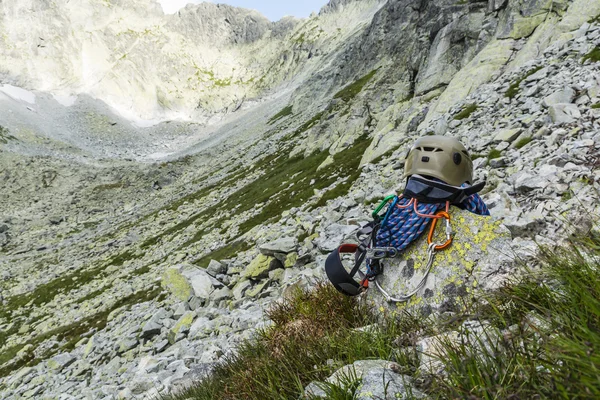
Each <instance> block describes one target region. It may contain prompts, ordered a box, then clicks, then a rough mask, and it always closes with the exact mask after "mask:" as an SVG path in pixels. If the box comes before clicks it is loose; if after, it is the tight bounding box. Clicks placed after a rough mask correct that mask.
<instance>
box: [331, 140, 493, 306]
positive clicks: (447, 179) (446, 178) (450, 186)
mask: <svg viewBox="0 0 600 400" xmlns="http://www.w3.org/2000/svg"><path fill="white" fill-rule="evenodd" d="M404 177H405V178H408V180H407V182H406V186H405V189H404V192H403V193H402V195H401V196H388V197H387V198H385V199H384V201H383V202H382V203H381V204H380V205H379V207H378V208H377V209H376V210H375V211H374V212H373V214H372V215H373V221H372V222H370V223H369V224H367V225H365V226H363V227H362V228H361V229H360V230H359V231H358V233H357V238H358V241H359V243H360V244H342V245H341V246H340V247H339V248H337V249H336V250H334V251H333V252H332V253H331V254H330V255H329V256H328V257H327V260H326V262H325V271H326V273H327V277H328V278H329V280H330V281H331V283H332V284H333V286H334V287H335V288H336V289H337V290H338V291H340V292H342V293H344V294H346V295H348V296H356V295H358V294H360V293H362V292H364V291H365V290H366V289H367V288H368V287H369V282H374V284H375V285H376V286H377V288H378V289H379V290H380V291H381V293H382V294H383V295H384V297H385V298H386V299H387V300H388V301H390V302H406V301H408V300H410V299H411V297H412V296H414V295H415V294H416V293H417V292H418V291H419V290H421V289H422V288H423V286H424V285H425V283H426V282H427V277H428V276H429V273H430V271H431V268H432V266H433V261H434V258H435V253H436V252H437V251H441V250H444V249H446V248H448V247H449V246H450V245H451V244H452V239H453V236H452V235H453V232H452V225H451V218H450V214H449V211H450V206H452V205H453V206H456V207H459V208H462V209H465V210H468V211H470V212H473V213H476V214H479V215H490V214H489V211H488V209H487V207H486V205H485V203H484V202H483V200H482V199H481V197H480V196H479V195H478V194H477V193H478V192H479V191H481V190H482V189H483V187H484V186H485V183H480V184H477V185H470V182H471V181H472V178H473V164H472V161H471V158H470V156H469V154H468V152H467V151H466V149H465V148H464V146H463V145H462V144H461V143H460V142H459V141H458V140H456V139H454V138H450V137H444V136H428V137H425V138H421V139H419V140H417V141H416V142H415V144H414V146H413V148H412V149H411V151H410V152H409V154H408V157H407V160H406V166H405V173H404ZM386 206H387V209H385V208H386ZM384 209H385V212H384V213H382V211H384ZM440 219H444V220H445V222H446V241H445V243H434V242H433V236H434V232H435V229H436V226H437V222H438V220H440ZM430 223H431V227H430V230H429V235H428V237H427V242H428V244H429V248H428V257H427V265H426V267H425V274H424V276H423V278H422V279H421V281H420V282H419V284H418V285H417V286H416V287H415V288H414V289H413V290H412V291H411V292H410V293H406V294H403V295H399V296H392V295H390V294H389V293H388V292H387V291H386V290H385V289H384V288H383V287H381V285H380V284H379V282H377V277H378V276H379V275H381V274H382V273H383V265H382V264H381V261H382V260H383V259H386V258H395V257H398V256H400V254H401V253H402V252H403V251H404V250H405V249H406V248H407V247H408V245H409V244H410V243H412V242H413V241H415V240H416V239H417V238H418V237H420V235H421V234H422V233H423V232H424V231H425V229H426V228H427V225H429V224H430ZM348 253H349V254H354V265H353V267H352V269H351V270H350V272H348V271H347V270H346V268H345V267H344V265H343V263H342V255H343V254H348ZM363 264H365V266H366V268H365V271H364V272H363V271H362V270H361V267H362V265H363ZM357 275H358V277H359V278H360V281H357V280H355V276H357Z"/></svg>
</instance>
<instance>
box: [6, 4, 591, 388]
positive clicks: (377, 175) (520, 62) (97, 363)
mask: <svg viewBox="0 0 600 400" xmlns="http://www.w3.org/2000/svg"><path fill="white" fill-rule="evenodd" d="M599 15H600V1H598V0H593V1H590V0H572V1H569V0H486V1H476V0H470V1H455V0H452V1H450V0H421V1H409V0H387V1H375V0H369V1H349V0H344V1H331V2H330V3H329V4H328V5H327V6H326V7H324V8H323V10H322V11H321V12H320V14H319V15H316V16H313V17H311V18H309V19H306V20H295V19H285V20H282V21H279V22H275V23H271V22H269V21H267V20H266V19H265V18H263V17H261V16H260V15H258V14H256V13H255V12H252V11H248V10H241V9H235V8H231V7H228V6H223V5H214V4H210V3H203V4H201V5H199V6H187V7H186V8H185V9H183V10H181V11H180V12H179V13H177V14H175V15H172V16H164V15H163V14H162V12H161V11H160V8H159V6H158V5H157V4H156V3H153V2H151V1H145V0H123V1H95V0H88V1H85V2H72V1H71V2H68V1H56V2H35V1H19V2H17V1H3V2H2V3H0V33H1V35H0V37H1V38H2V39H1V40H0V50H1V52H2V54H3V56H4V57H2V58H1V59H0V84H1V86H0V105H1V107H0V126H1V127H0V176H1V177H2V207H1V208H0V246H1V247H0V249H1V250H0V274H1V280H0V299H1V301H2V306H1V307H0V349H1V351H0V393H2V398H8V399H17V398H49V399H51V398H65V399H67V398H68V399H70V398H73V399H83V398H86V399H87V398H89V399H112V398H134V396H141V397H142V398H150V397H152V396H156V395H158V394H160V393H168V392H170V391H172V390H176V389H177V388H180V387H182V386H185V385H187V384H189V382H190V381H192V380H194V379H198V378H199V377H201V376H202V375H203V374H206V373H207V372H209V371H210V370H211V368H212V367H213V366H214V364H215V363H217V362H218V361H219V360H220V359H222V357H224V356H225V355H226V354H227V353H229V352H231V351H233V350H234V348H235V345H236V344H237V343H239V341H240V340H242V339H244V338H246V337H249V336H250V335H251V334H252V331H253V329H256V328H257V327H261V326H265V325H268V324H269V321H267V320H265V319H264V317H263V310H264V308H266V307H268V305H269V304H270V303H271V302H273V301H275V300H277V299H279V298H280V297H281V296H285V295H286V293H287V292H288V291H290V290H293V288H294V287H297V286H300V287H303V286H308V285H310V284H311V283H312V282H313V281H314V280H315V279H321V278H323V261H324V259H325V257H326V255H327V254H328V252H329V251H331V250H332V249H333V248H335V247H336V246H337V245H339V243H340V242H341V241H343V240H347V238H348V237H350V236H351V235H352V234H353V233H354V232H355V231H356V230H357V228H358V226H359V225H360V224H361V223H363V222H366V221H367V220H368V216H369V213H370V211H371V209H372V208H373V207H374V205H376V203H378V202H379V201H380V199H381V198H382V197H383V196H384V195H386V194H389V193H391V192H393V191H397V190H398V189H399V188H400V187H401V184H402V182H401V173H402V167H403V159H404V156H405V154H406V152H407V150H408V149H409V147H410V145H411V144H412V142H413V141H414V140H415V138H417V137H419V136H422V135H425V134H431V133H436V134H446V135H451V136H454V137H457V138H459V139H460V140H462V141H463V142H464V143H465V145H466V146H467V147H468V148H469V151H470V152H471V153H472V154H473V155H474V158H476V160H475V162H474V163H475V167H476V180H478V181H480V180H484V179H485V180H487V182H488V185H487V187H486V190H485V193H484V196H483V197H484V200H485V201H486V202H487V203H488V205H489V207H490V209H491V212H492V215H493V218H494V219H493V220H491V221H488V222H485V223H484V222H481V221H479V222H478V221H475V222H473V221H471V220H470V219H469V217H468V216H464V217H462V218H467V219H466V220H465V222H464V224H465V225H468V226H469V227H471V228H473V229H475V228H474V227H477V226H479V225H478V224H479V223H480V222H481V223H482V224H483V225H481V227H480V228H477V232H475V233H474V235H476V236H477V235H479V236H478V237H476V238H474V239H473V241H474V242H476V244H477V246H475V248H476V250H474V251H473V252H472V253H469V252H466V253H465V251H464V249H465V247H461V248H462V249H463V251H461V250H460V249H461V248H459V247H455V248H454V249H453V250H452V253H449V255H448V257H454V259H455V260H458V261H457V264H456V267H457V268H460V271H461V274H463V275H465V271H466V272H467V273H466V275H465V279H460V280H457V279H455V277H453V275H452V272H451V271H450V272H449V270H445V269H444V268H443V267H441V266H440V267H439V268H440V269H439V270H437V272H436V271H434V275H433V276H434V277H435V278H432V279H431V280H430V281H429V282H428V284H427V285H428V286H426V288H424V292H423V293H419V294H418V296H416V297H415V299H414V300H413V301H411V303H410V304H409V307H415V308H416V309H418V310H419V311H420V312H422V313H424V314H425V315H433V316H436V315H441V314H443V313H449V312H450V313H451V312H452V311H453V307H456V304H459V303H460V301H457V298H460V297H465V296H464V293H473V292H474V291H475V292H476V291H477V290H482V291H485V290H492V289H493V288H495V287H497V285H499V284H501V283H502V281H503V279H505V278H506V277H508V276H514V275H517V274H518V273H519V268H518V267H517V264H516V263H515V262H514V258H515V257H517V258H521V259H525V260H528V261H529V262H530V263H532V264H534V263H535V249H536V242H537V243H550V244H557V243H561V242H562V240H563V239H564V238H566V237H567V235H568V234H569V233H570V232H572V231H573V230H579V231H585V229H587V228H589V227H590V226H591V224H592V221H593V220H594V218H595V217H594V216H595V215H597V214H598V211H599V210H598V204H600V203H599V196H600V192H599V190H600V186H599V182H600V181H599V178H600V172H599V171H598V165H599V163H600V161H599V160H600V151H599V149H600V113H599V111H600V94H599V93H600V78H599V76H600V74H599V66H600V64H598V61H600V55H599V53H600V50H599V46H600V21H599V20H598V16H599ZM132 121H133V122H135V124H132ZM140 125H152V126H146V127H141V126H140ZM596 219H597V218H596ZM457 220H459V221H460V220H461V218H460V217H457ZM462 232H466V231H465V230H462ZM459 236H460V235H459ZM462 236H465V237H462ZM462 236H461V237H457V239H456V240H457V243H458V244H462V245H464V244H465V243H469V240H470V239H469V238H467V236H469V233H464V234H463V235H462ZM488 242H489V243H488ZM487 247H492V248H496V249H501V250H503V254H504V255H503V257H504V256H506V257H505V258H501V259H500V258H498V257H499V256H497V255H496V256H489V251H488V250H486V248H487ZM504 250H505V251H504ZM416 251H417V252H418V250H416ZM507 252H512V253H513V254H508V255H507V254H505V253H507ZM412 256H413V255H412V254H411V257H412ZM414 257H416V258H417V259H418V257H420V256H419V255H418V254H417V255H414ZM438 266H439V264H438ZM398 268H399V271H406V268H407V265H399V267H398ZM413 273H414V270H413ZM400 276H401V277H405V278H406V277H407V275H405V274H404V272H402V274H401V275H400ZM461 276H462V275H461ZM389 278H390V279H396V278H397V274H395V275H390V276H389ZM418 279H419V275H418V274H415V275H414V276H413V275H411V274H409V280H408V284H407V285H410V284H411V282H413V280H414V281H417V280H418ZM450 281H451V282H450ZM389 283H390V284H391V285H392V286H390V287H393V284H394V282H389ZM480 283H481V284H480ZM451 284H452V285H454V286H452V285H451ZM467 286H468V287H467ZM399 289H404V288H399ZM427 289H428V290H429V291H430V292H431V293H435V296H433V297H432V296H429V295H428V296H425V293H427V291H426V290H427ZM369 299H370V301H373V302H375V303H377V304H379V303H381V302H382V300H381V298H379V297H377V292H374V291H373V292H371V294H369Z"/></svg>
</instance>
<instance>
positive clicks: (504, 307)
mask: <svg viewBox="0 0 600 400" xmlns="http://www.w3.org/2000/svg"><path fill="white" fill-rule="evenodd" d="M583 254H587V256H583ZM590 256H591V257H590ZM543 258H544V266H543V267H542V268H541V270H539V271H537V272H535V273H534V272H532V273H531V274H529V275H528V278H526V279H524V280H522V281H518V282H513V283H512V284H510V285H507V286H506V287H505V288H503V289H502V290H500V291H499V292H497V293H493V294H491V295H490V296H489V297H487V298H485V299H484V300H483V301H481V302H480V305H479V306H476V307H475V308H474V309H471V310H468V311H467V312H465V314H463V315H456V316H454V318H453V319H452V321H451V322H445V323H440V322H438V323H436V324H433V323H432V322H431V321H424V320H422V319H419V318H418V317H416V316H412V315H410V314H408V313H398V314H395V315H392V314H390V315H385V316H384V317H379V318H376V317H375V316H374V313H373V312H371V310H368V309H366V308H365V307H364V306H363V305H361V304H360V303H359V302H357V301H356V299H351V298H346V297H343V296H341V295H339V294H338V293H337V292H336V291H335V290H334V289H333V288H331V287H330V286H327V285H321V286H318V287H316V288H315V289H314V290H312V291H308V292H307V291H299V292H297V293H296V294H295V295H294V296H293V297H292V298H291V299H288V300H286V301H284V302H282V303H279V304H275V305H274V306H273V308H272V309H271V310H270V311H269V313H268V314H269V317H270V319H271V320H272V321H273V325H272V326H271V327H269V328H267V329H265V330H262V331H259V332H258V333H257V334H256V336H255V338H254V339H252V340H248V341H246V342H244V343H243V344H242V345H241V346H240V347H239V348H238V350H237V353H236V354H235V355H233V356H230V357H229V358H228V359H227V360H226V361H225V362H224V363H222V364H221V365H219V366H218V367H217V369H216V371H215V373H214V375H212V376H211V377H209V378H207V379H206V380H204V381H202V382H198V384H197V385H196V387H194V388H192V389H190V390H188V391H186V392H185V393H181V394H179V395H176V396H173V397H171V398H170V399H171V400H183V399H284V398H298V396H300V395H301V394H302V391H303V387H304V386H305V385H306V384H308V383H309V382H311V381H313V380H321V379H324V378H325V377H327V376H329V375H330V374H331V373H332V372H333V371H335V370H336V369H337V368H339V367H341V366H342V365H345V364H349V363H352V362H353V361H355V360H359V359H368V358H377V359H388V360H393V361H396V362H397V363H399V364H401V365H402V366H403V371H402V373H404V374H408V375H416V377H417V378H419V379H417V382H421V384H420V387H419V389H421V390H424V391H426V392H427V393H428V394H429V395H430V396H432V397H433V398H441V399H446V398H449V399H450V398H452V399H457V398H469V399H508V398H511V399H530V398H563V399H572V398H589V399H592V398H600V374H599V372H598V370H599V368H600V353H599V352H598V349H599V348H600V271H599V269H598V267H599V266H600V235H599V234H594V235H591V236H590V238H588V239H586V240H585V241H578V242H577V245H576V246H573V247H571V248H570V249H566V250H562V251H559V252H551V251H549V250H548V251H545V252H544V254H543ZM467 320H476V321H479V322H481V323H482V324H483V325H484V326H487V328H486V329H485V331H484V332H483V333H481V332H480V333H479V334H478V335H475V334H473V333H466V334H465V336H464V338H463V340H462V341H450V340H441V341H440V344H441V347H442V351H441V354H442V355H441V357H440V359H441V361H442V362H443V364H444V366H445V369H446V371H447V374H446V375H445V376H443V377H441V376H425V375H424V374H421V375H419V374H418V373H416V371H417V366H418V362H417V355H416V354H415V353H414V350H411V349H413V348H414V347H411V346H414V345H415V344H416V341H417V339H418V337H420V336H428V335H432V334H433V332H436V333H438V334H439V333H443V332H446V331H452V330H455V329H457V327H458V326H460V325H461V324H462V322H464V321H467ZM373 323H375V324H376V328H374V329H373V330H370V331H369V333H363V332H360V331H356V330H355V328H357V327H361V326H365V325H369V324H373ZM417 332H418V333H417ZM441 337H444V335H443V334H442V335H441ZM476 349H478V350H476ZM350 380H352V379H350ZM343 386H344V387H343V388H339V387H337V388H336V387H329V389H328V390H329V392H330V393H329V394H330V398H333V399H352V398H353V395H352V393H351V392H352V390H351V389H352V388H355V387H356V382H344V384H343Z"/></svg>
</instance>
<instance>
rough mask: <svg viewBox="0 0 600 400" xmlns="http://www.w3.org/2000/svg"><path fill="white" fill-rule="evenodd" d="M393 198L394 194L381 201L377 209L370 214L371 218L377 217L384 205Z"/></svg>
mask: <svg viewBox="0 0 600 400" xmlns="http://www.w3.org/2000/svg"><path fill="white" fill-rule="evenodd" d="M395 197H396V195H395V194H391V195H389V196H388V197H386V198H385V199H383V201H382V202H381V204H380V205H379V207H377V208H376V209H375V211H373V213H372V214H371V215H372V216H373V218H375V217H377V216H378V215H379V213H380V212H381V210H383V207H385V205H386V204H387V203H389V202H390V200H394V198H395Z"/></svg>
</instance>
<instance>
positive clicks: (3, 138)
mask: <svg viewBox="0 0 600 400" xmlns="http://www.w3.org/2000/svg"><path fill="white" fill-rule="evenodd" d="M16 139H17V138H15V137H14V136H13V135H11V134H10V131H9V130H8V129H7V128H5V127H3V126H2V125H0V144H7V143H8V142H9V141H11V140H16Z"/></svg>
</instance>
